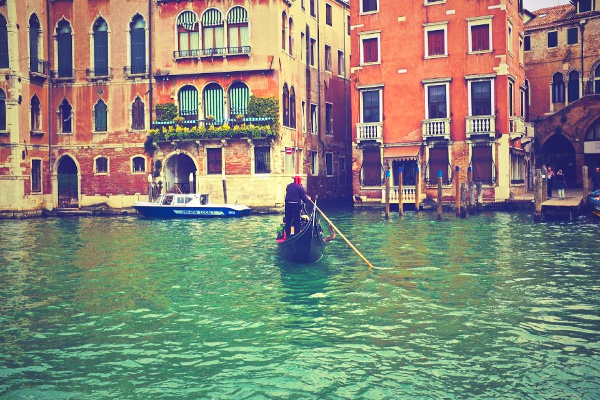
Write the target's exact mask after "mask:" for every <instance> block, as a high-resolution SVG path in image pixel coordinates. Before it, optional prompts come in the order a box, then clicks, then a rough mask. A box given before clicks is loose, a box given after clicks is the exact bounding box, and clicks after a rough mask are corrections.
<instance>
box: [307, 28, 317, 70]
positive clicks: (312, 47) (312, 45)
mask: <svg viewBox="0 0 600 400" xmlns="http://www.w3.org/2000/svg"><path fill="white" fill-rule="evenodd" d="M308 50H309V54H307V55H306V61H308V64H309V65H310V66H311V67H313V68H317V65H316V64H317V62H318V61H317V60H318V58H319V57H318V54H319V42H317V39H316V38H314V37H312V36H311V37H310V42H309V43H308ZM315 51H316V52H317V54H315Z"/></svg>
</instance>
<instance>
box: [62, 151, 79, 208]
mask: <svg viewBox="0 0 600 400" xmlns="http://www.w3.org/2000/svg"><path fill="white" fill-rule="evenodd" d="M57 183H58V207H59V208H78V207H79V170H78V168H77V164H76V163H75V161H74V160H73V159H72V158H71V157H69V156H64V157H62V158H61V159H60V161H59V162H58V167H57Z"/></svg>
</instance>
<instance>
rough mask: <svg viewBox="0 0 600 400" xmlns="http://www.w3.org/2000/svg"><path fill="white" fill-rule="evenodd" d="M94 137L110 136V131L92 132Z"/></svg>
mask: <svg viewBox="0 0 600 400" xmlns="http://www.w3.org/2000/svg"><path fill="white" fill-rule="evenodd" d="M92 135H108V131H92Z"/></svg>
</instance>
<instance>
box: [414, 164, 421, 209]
mask: <svg viewBox="0 0 600 400" xmlns="http://www.w3.org/2000/svg"><path fill="white" fill-rule="evenodd" d="M420 184H421V179H420V176H419V166H417V172H416V173H415V212H419V190H420V188H419V185H420Z"/></svg>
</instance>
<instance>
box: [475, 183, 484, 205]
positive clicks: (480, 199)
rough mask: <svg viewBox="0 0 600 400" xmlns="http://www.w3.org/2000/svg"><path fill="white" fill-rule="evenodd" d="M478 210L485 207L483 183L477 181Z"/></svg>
mask: <svg viewBox="0 0 600 400" xmlns="http://www.w3.org/2000/svg"><path fill="white" fill-rule="evenodd" d="M476 208H477V212H481V210H482V209H483V183H481V182H477V207H476Z"/></svg>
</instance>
